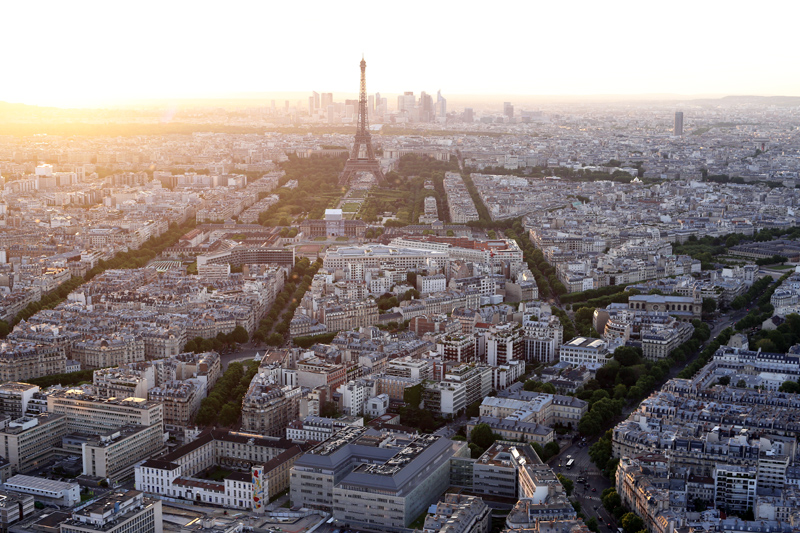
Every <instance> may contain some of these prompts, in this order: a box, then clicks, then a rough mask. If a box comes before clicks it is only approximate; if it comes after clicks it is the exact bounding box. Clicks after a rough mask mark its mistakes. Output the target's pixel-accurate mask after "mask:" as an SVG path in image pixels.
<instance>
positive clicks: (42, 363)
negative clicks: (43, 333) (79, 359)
mask: <svg viewBox="0 0 800 533" xmlns="http://www.w3.org/2000/svg"><path fill="white" fill-rule="evenodd" d="M66 365H67V356H66V353H65V352H64V347H63V346H50V345H46V344H35V343H32V342H17V341H4V342H2V343H0V381H3V382H5V381H25V380H27V379H34V378H38V377H42V376H49V375H52V374H63V373H64V372H66Z"/></svg>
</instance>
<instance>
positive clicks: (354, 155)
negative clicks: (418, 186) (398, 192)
mask: <svg viewBox="0 0 800 533" xmlns="http://www.w3.org/2000/svg"><path fill="white" fill-rule="evenodd" d="M366 70H367V62H366V61H364V58H363V57H362V58H361V94H360V95H359V97H358V129H357V130H356V140H355V142H354V143H353V151H352V152H350V157H349V158H348V159H347V162H346V163H345V165H344V170H343V171H342V175H341V176H339V185H342V186H345V185H347V184H348V183H349V182H350V178H352V177H353V176H354V175H355V174H356V173H357V172H371V173H372V175H373V176H375V179H377V180H378V183H379V184H383V183H385V182H386V177H385V176H384V175H383V171H381V164H380V163H379V162H378V160H377V159H375V152H374V151H373V149H372V137H371V136H370V134H369V128H368V127H367V116H368V115H367V113H368V112H369V110H368V108H367V75H366ZM362 148H363V150H364V156H363V157H362V154H361V150H362Z"/></svg>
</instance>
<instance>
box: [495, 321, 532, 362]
mask: <svg viewBox="0 0 800 533" xmlns="http://www.w3.org/2000/svg"><path fill="white" fill-rule="evenodd" d="M522 360H524V344H523V340H522V326H520V325H519V324H517V323H516V322H508V323H505V324H497V325H493V326H491V327H490V328H489V331H487V333H486V361H487V363H488V364H489V366H500V365H504V364H506V363H510V362H511V361H522Z"/></svg>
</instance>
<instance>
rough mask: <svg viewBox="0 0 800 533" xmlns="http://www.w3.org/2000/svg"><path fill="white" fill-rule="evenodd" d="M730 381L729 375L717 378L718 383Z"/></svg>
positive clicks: (724, 383)
mask: <svg viewBox="0 0 800 533" xmlns="http://www.w3.org/2000/svg"><path fill="white" fill-rule="evenodd" d="M730 382H731V377H730V376H722V377H721V378H719V379H718V380H717V383H719V384H720V385H729V384H730Z"/></svg>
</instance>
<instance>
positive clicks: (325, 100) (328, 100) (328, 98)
mask: <svg viewBox="0 0 800 533" xmlns="http://www.w3.org/2000/svg"><path fill="white" fill-rule="evenodd" d="M332 103H333V93H322V109H328V106H329V105H331V104H332Z"/></svg>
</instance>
